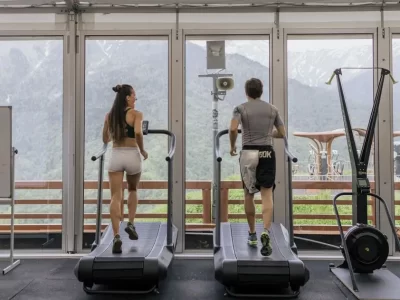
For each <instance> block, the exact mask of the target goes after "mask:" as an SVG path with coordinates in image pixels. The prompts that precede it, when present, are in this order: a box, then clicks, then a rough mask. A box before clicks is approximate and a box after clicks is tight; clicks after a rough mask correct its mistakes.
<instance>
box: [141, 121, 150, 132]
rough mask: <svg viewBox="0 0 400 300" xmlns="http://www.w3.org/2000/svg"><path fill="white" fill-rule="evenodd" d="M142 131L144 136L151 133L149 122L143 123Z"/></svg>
mask: <svg viewBox="0 0 400 300" xmlns="http://www.w3.org/2000/svg"><path fill="white" fill-rule="evenodd" d="M142 131H143V135H146V134H147V133H148V131H149V121H143V122H142Z"/></svg>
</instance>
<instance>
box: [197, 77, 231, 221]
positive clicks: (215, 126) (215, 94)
mask: <svg viewBox="0 0 400 300" xmlns="http://www.w3.org/2000/svg"><path fill="white" fill-rule="evenodd" d="M232 76H233V75H232V74H222V73H214V74H206V75H199V77H211V78H212V79H213V91H212V92H211V94H212V95H213V102H212V121H213V129H212V130H213V135H212V137H213V184H212V214H211V215H212V221H213V222H214V223H215V221H216V217H215V213H216V206H217V204H216V201H215V199H216V198H217V197H218V195H217V191H218V190H217V184H216V182H217V180H218V178H217V161H216V159H217V157H216V155H215V153H216V152H215V150H216V148H215V138H216V136H217V134H218V101H219V100H220V99H219V97H218V96H219V95H226V91H225V90H224V91H219V90H218V86H217V79H218V78H220V77H232Z"/></svg>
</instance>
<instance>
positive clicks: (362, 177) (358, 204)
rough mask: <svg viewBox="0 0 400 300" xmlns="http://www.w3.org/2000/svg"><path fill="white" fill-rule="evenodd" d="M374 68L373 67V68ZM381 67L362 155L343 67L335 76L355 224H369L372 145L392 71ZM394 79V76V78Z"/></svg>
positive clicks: (336, 71)
mask: <svg viewBox="0 0 400 300" xmlns="http://www.w3.org/2000/svg"><path fill="white" fill-rule="evenodd" d="M371 69H373V68H371ZM380 69H381V76H380V79H379V83H378V87H377V91H376V95H375V99H374V103H373V107H372V111H371V116H370V119H369V122H368V127H367V130H366V133H365V138H364V143H363V145H362V149H361V152H360V156H358V155H357V148H356V143H355V140H354V135H353V128H352V126H351V122H350V116H349V113H348V110H347V105H346V100H345V98H344V92H343V87H342V82H341V80H340V76H339V75H342V69H336V70H335V71H334V76H336V79H337V84H338V91H339V99H340V105H341V108H342V116H343V122H344V128H345V132H346V137H347V146H348V150H349V156H350V162H351V168H352V206H353V207H352V209H353V210H352V211H353V214H352V215H353V217H352V218H353V225H354V224H357V223H362V224H368V199H367V198H368V193H369V192H370V184H369V181H368V174H367V170H368V161H369V156H370V153H371V147H372V142H373V137H374V132H375V125H376V120H377V117H378V112H379V103H380V100H381V95H382V88H383V83H384V80H385V76H386V75H389V74H390V71H389V70H387V69H384V68H380ZM392 80H393V78H392ZM329 82H330V81H329ZM360 181H366V182H367V185H363V186H360V184H359V182H360Z"/></svg>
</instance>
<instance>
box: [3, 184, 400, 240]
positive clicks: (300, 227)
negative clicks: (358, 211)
mask: <svg viewBox="0 0 400 300" xmlns="http://www.w3.org/2000/svg"><path fill="white" fill-rule="evenodd" d="M371 184H372V188H374V183H373V182H372V183H371ZM97 185H98V184H97V181H86V182H85V186H84V188H85V190H96V189H97ZM211 187H212V185H211V182H210V181H188V182H186V188H187V189H190V190H200V191H201V195H202V196H201V199H194V200H192V199H190V200H189V199H187V200H186V204H187V205H193V204H195V205H201V208H202V209H201V212H199V213H187V214H186V220H187V222H186V230H196V231H199V230H211V229H212V228H213V227H214V224H213V223H212V218H211V192H212V191H211ZM241 187H242V185H241V182H239V181H223V182H222V183H221V189H222V198H221V219H222V221H227V220H228V219H243V221H244V220H245V214H244V213H230V212H229V207H230V206H231V205H235V204H236V205H238V204H243V200H229V197H228V196H229V191H230V190H240V189H241ZM103 188H104V189H105V190H106V189H109V186H108V182H104V184H103ZM139 188H140V189H146V190H162V189H167V182H166V181H144V182H141V183H140V187H139ZM16 189H17V190H59V191H60V190H61V189H62V182H61V181H18V182H16ZM395 189H396V190H398V189H400V183H395ZM293 190H294V191H293V195H294V196H295V198H297V199H296V200H294V205H295V206H298V205H307V206H308V205H327V206H332V199H325V200H310V199H299V198H301V195H299V194H298V192H299V190H302V191H303V194H304V195H305V194H308V193H310V194H312V193H313V192H316V191H318V190H331V191H332V193H333V194H334V193H338V192H339V191H343V190H351V183H350V182H341V181H293ZM296 193H297V194H296ZM125 201H126V200H125ZM84 203H85V205H95V204H96V203H97V200H96V199H95V198H92V199H85V200H84ZM109 203H110V199H107V198H105V199H104V200H103V204H109ZM256 203H257V204H261V201H260V200H256ZM140 204H146V205H166V204H167V200H166V199H156V200H139V205H140ZM395 204H396V205H400V200H396V201H395ZM20 205H29V206H31V205H32V206H35V207H39V206H43V205H59V207H60V206H61V205H62V200H61V199H17V200H16V213H15V220H16V221H15V232H16V233H38V232H52V233H57V232H61V229H62V224H61V220H62V214H61V213H58V212H48V213H47V212H45V213H28V212H21V209H22V207H21V206H20ZM338 205H351V201H350V200H338ZM369 205H372V206H373V207H374V206H375V201H371V200H369ZM18 206H20V207H18ZM29 211H35V208H32V209H29ZM58 211H59V210H58ZM372 211H375V210H374V209H373V210H372ZM166 216H167V214H166V212H165V213H138V214H137V218H140V219H165V218H166ZM258 217H261V215H258ZM95 218H96V213H95V212H94V213H85V214H84V219H85V225H84V231H85V232H94V230H95V224H94V220H95ZM108 218H109V214H108V213H103V219H108ZM125 218H127V215H125ZM341 218H342V220H351V215H342V216H341ZM9 219H10V214H9V213H0V220H2V221H0V222H1V223H2V224H0V233H8V232H10V225H9V221H8V220H9ZM196 219H197V220H201V221H200V222H197V223H193V221H194V220H196ZM369 219H370V220H372V224H375V216H374V215H371V216H369ZM27 220H30V223H26V221H27ZM35 220H38V222H35ZM39 220H40V221H39ZM300 220H302V222H303V223H304V224H303V223H300V224H299V222H298V221H300ZM305 220H312V221H313V222H312V223H314V224H313V225H310V224H309V223H308V222H305ZM315 220H335V215H334V214H333V210H332V214H296V213H294V221H295V226H294V230H295V233H296V234H338V228H337V226H336V225H324V223H323V222H321V223H318V222H317V223H316V222H315ZM396 220H400V215H399V216H396ZM43 221H44V223H43ZM87 221H90V222H87ZM40 223H41V224H40ZM86 223H90V224H86ZM104 223H106V222H104ZM307 223H308V224H307ZM334 224H336V222H334ZM105 226H106V224H103V225H102V227H103V228H104V227H105ZM347 228H348V226H344V229H347Z"/></svg>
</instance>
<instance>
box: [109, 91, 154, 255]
mask: <svg viewBox="0 0 400 300" xmlns="http://www.w3.org/2000/svg"><path fill="white" fill-rule="evenodd" d="M113 91H114V92H116V93H117V94H116V96H115V100H114V103H113V106H112V107H111V110H110V112H109V113H107V115H106V117H105V120H104V127H103V142H104V143H109V142H110V141H112V142H113V148H112V153H111V158H110V162H109V166H108V176H109V181H110V189H111V204H110V215H111V224H112V228H113V231H114V240H113V247H112V252H113V253H121V252H122V241H121V236H120V235H119V225H120V221H123V220H124V202H123V179H124V171H125V172H126V179H127V181H128V192H129V196H128V211H129V213H128V215H129V222H128V223H127V227H126V228H125V232H126V233H128V235H129V238H130V239H131V240H137V239H138V238H139V236H138V234H137V232H136V229H135V226H134V218H135V214H136V208H137V203H138V198H137V188H138V184H139V180H140V175H141V172H142V158H141V156H140V155H142V156H143V158H144V159H147V156H148V155H147V152H146V151H145V150H144V146H143V132H142V121H143V114H142V113H141V112H139V111H137V110H135V102H136V100H137V98H136V93H135V90H134V89H133V88H132V86H130V85H127V84H123V85H117V86H116V87H113Z"/></svg>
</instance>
